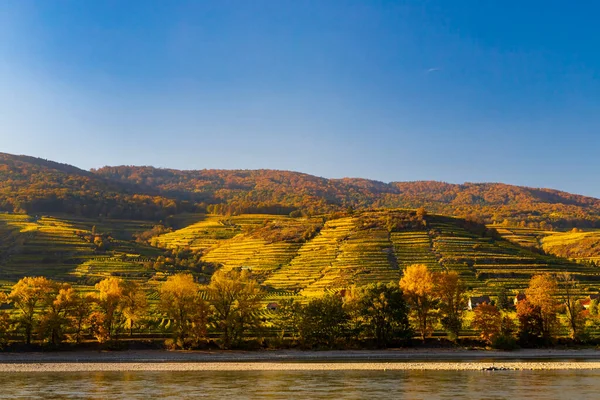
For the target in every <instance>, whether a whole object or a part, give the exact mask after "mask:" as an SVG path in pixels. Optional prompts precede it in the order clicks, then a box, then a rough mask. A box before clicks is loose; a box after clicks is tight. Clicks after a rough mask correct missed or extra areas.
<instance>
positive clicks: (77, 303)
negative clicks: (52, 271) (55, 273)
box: [0, 277, 148, 345]
mask: <svg viewBox="0 0 600 400" xmlns="http://www.w3.org/2000/svg"><path fill="white" fill-rule="evenodd" d="M1 300H2V302H5V303H9V304H10V305H12V307H13V308H14V309H15V312H16V315H15V316H14V317H12V316H11V314H9V313H8V312H7V311H3V312H2V313H1V314H0V315H1V317H0V320H2V321H3V322H4V326H2V328H3V329H0V338H2V342H6V340H7V338H8V335H9V334H10V333H13V332H14V333H20V334H22V336H23V338H24V340H25V343H26V344H31V342H32V339H33V338H36V337H37V338H39V340H40V341H42V342H47V343H50V344H52V345H58V344H60V343H61V342H63V341H64V340H69V341H72V342H76V343H79V342H80V341H81V340H82V338H83V336H84V335H85V334H89V335H90V336H93V337H95V338H96V339H97V340H98V341H99V342H105V341H107V340H112V339H115V338H118V336H119V334H120V333H121V332H122V331H123V330H124V329H128V330H129V331H130V332H131V331H132V330H133V329H134V327H135V326H136V325H138V324H139V323H140V321H141V320H142V319H143V318H144V316H145V313H146V311H147V306H148V302H147V299H146V295H145V293H144V291H142V290H141V288H140V287H139V285H138V284H137V283H136V282H134V281H124V280H122V279H119V278H114V277H111V278H107V279H105V280H103V281H101V282H99V283H98V284H97V285H96V291H95V292H94V293H90V294H84V293H81V292H79V291H76V290H75V289H74V288H73V287H71V285H70V284H68V283H60V282H55V281H52V280H50V279H47V278H44V277H26V278H23V279H21V280H20V281H19V282H17V283H16V284H15V285H14V286H13V288H12V290H11V292H10V293H9V294H4V295H3V298H2V299H1Z"/></svg>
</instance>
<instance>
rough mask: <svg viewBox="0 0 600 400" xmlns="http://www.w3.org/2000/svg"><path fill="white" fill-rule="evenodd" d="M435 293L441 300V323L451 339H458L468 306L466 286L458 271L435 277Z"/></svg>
mask: <svg viewBox="0 0 600 400" xmlns="http://www.w3.org/2000/svg"><path fill="white" fill-rule="evenodd" d="M434 278H435V291H436V293H437V295H438V297H439V299H440V303H439V306H440V313H441V323H442V326H443V327H444V329H445V330H446V332H448V333H449V335H450V338H451V339H456V338H458V336H459V334H460V330H461V329H462V326H463V314H464V310H465V307H466V305H467V298H466V295H465V291H466V289H465V285H464V284H463V282H462V281H461V279H460V277H459V275H458V273H457V272H456V271H447V272H441V273H437V274H435V275H434Z"/></svg>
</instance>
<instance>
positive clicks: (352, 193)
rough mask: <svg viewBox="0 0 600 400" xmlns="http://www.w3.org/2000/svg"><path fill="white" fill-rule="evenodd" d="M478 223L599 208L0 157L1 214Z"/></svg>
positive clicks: (573, 202)
mask: <svg viewBox="0 0 600 400" xmlns="http://www.w3.org/2000/svg"><path fill="white" fill-rule="evenodd" d="M418 207H425V208H426V209H427V210H428V211H429V212H434V213H438V214H443V215H452V216H458V217H466V218H469V219H472V220H476V221H479V222H485V223H492V222H495V223H503V222H505V221H506V223H507V224H512V225H517V224H521V225H523V224H525V225H526V226H529V227H536V228H544V229H546V228H560V229H566V228H572V227H579V228H591V227H600V200H598V199H595V198H590V197H585V196H580V195H575V194H570V193H566V192H560V191H556V190H551V189H534V188H526V187H519V186H512V185H506V184H500V183H465V184H461V185H457V184H448V183H443V182H432V181H421V182H392V183H389V184H386V183H383V182H377V181H372V180H366V179H354V178H344V179H325V178H319V177H316V176H311V175H307V174H303V173H298V172H290V171H275V170H199V171H179V170H173V169H159V168H154V167H134V166H120V167H104V168H100V169H98V170H92V171H91V172H88V171H83V170H80V169H78V168H76V167H73V166H69V165H66V164H59V163H55V162H52V161H47V160H41V159H37V158H33V157H26V156H13V155H9V154H0V211H10V212H24V213H28V214H36V213H49V212H64V213H69V214H73V215H78V216H85V217H108V218H123V219H144V220H152V221H160V220H165V219H166V218H167V217H168V216H169V215H174V214H180V213H183V212H206V211H208V212H210V213H217V214H223V215H237V214H249V213H250V214H251V213H264V214H278V215H288V214H291V215H292V216H300V215H305V216H310V215H317V214H324V213H332V212H340V211H351V210H361V209H374V208H418Z"/></svg>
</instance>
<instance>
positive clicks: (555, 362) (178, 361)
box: [0, 349, 600, 372]
mask: <svg viewBox="0 0 600 400" xmlns="http://www.w3.org/2000/svg"><path fill="white" fill-rule="evenodd" d="M484 369H490V370H494V369H511V370H532V369H533V370H546V369H548V370H549V369H571V370H572V369H600V351H598V350H595V349H583V350H558V349H534V350H519V351H512V352H502V351H484V350H466V349H393V350H374V351H367V350H354V351H353V350H346V351H297V350H275V351H161V350H144V351H62V352H39V353H38V352H23V353H19V352H3V353H0V372H35V371H47V372H50V371H57V372H60V371H64V372H67V371H68V372H77V371H84V372H85V371H298V370H484Z"/></svg>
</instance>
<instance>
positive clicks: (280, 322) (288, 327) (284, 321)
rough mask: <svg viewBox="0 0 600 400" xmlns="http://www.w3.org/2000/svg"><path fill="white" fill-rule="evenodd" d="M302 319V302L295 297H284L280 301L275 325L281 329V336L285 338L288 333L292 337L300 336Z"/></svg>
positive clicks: (274, 320) (274, 317)
mask: <svg viewBox="0 0 600 400" xmlns="http://www.w3.org/2000/svg"><path fill="white" fill-rule="evenodd" d="M301 321H302V304H301V303H299V302H297V301H294V299H284V300H281V301H280V302H279V305H278V307H277V310H276V311H275V315H274V316H273V325H274V326H275V327H276V328H277V329H278V330H279V338H280V339H281V340H283V339H284V338H285V336H286V335H288V336H289V337H290V339H292V340H295V339H297V338H298V333H299V331H300V323H301Z"/></svg>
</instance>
